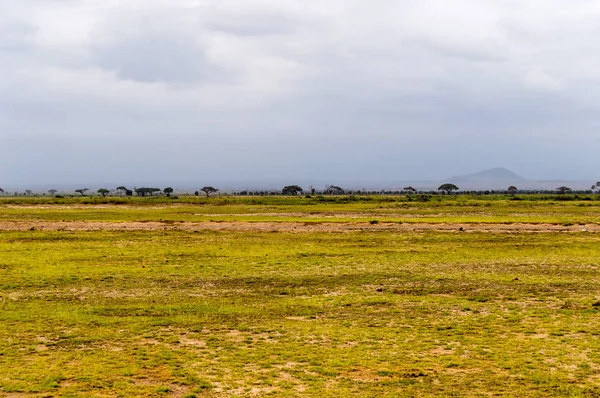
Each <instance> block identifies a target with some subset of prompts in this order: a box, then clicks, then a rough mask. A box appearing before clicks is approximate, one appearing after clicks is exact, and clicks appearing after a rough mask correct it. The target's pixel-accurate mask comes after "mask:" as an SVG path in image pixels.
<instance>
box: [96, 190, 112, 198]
mask: <svg viewBox="0 0 600 398" xmlns="http://www.w3.org/2000/svg"><path fill="white" fill-rule="evenodd" d="M97 192H98V193H99V194H100V195H102V197H106V195H107V194H108V193H109V192H110V191H109V190H108V189H106V188H100V189H99V190H98V191H97Z"/></svg>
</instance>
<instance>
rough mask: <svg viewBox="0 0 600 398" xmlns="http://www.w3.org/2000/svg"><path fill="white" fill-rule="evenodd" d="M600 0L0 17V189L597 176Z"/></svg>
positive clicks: (8, 5) (388, 2) (155, 0)
mask: <svg viewBox="0 0 600 398" xmlns="http://www.w3.org/2000/svg"><path fill="white" fill-rule="evenodd" d="M599 37H600V0H599V1H596V0H571V1H564V0H528V1H525V0H486V1H482V0H457V1H448V0H418V1H417V0H410V1H409V0H373V1H364V0H0V186H2V185H11V184H12V185H15V184H40V183H49V184H66V183H72V182H89V183H90V184H93V183H97V182H105V181H106V182H123V183H129V182H132V181H152V180H154V179H155V180H160V181H174V182H176V181H199V182H203V181H211V182H214V181H217V182H218V181H227V180H236V181H240V180H254V181H260V180H285V179H290V180H298V179H301V180H310V179H318V180H328V181H331V182H332V183H335V182H336V181H337V180H343V181H348V180H415V179H443V178H445V177H448V176H451V175H457V174H463V173H469V172H475V171H479V170H482V169H486V168H491V167H497V166H504V167H507V168H509V169H511V170H513V171H515V172H517V173H518V174H521V175H523V176H524V177H526V178H533V179H551V178H565V179H590V180H594V181H596V180H598V179H600V40H598V38H599Z"/></svg>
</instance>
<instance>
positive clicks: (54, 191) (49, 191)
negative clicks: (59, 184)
mask: <svg viewBox="0 0 600 398" xmlns="http://www.w3.org/2000/svg"><path fill="white" fill-rule="evenodd" d="M57 192H58V191H57V190H56V189H49V190H48V193H49V194H50V195H54V194H55V193H57Z"/></svg>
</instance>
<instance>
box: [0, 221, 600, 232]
mask: <svg viewBox="0 0 600 398" xmlns="http://www.w3.org/2000/svg"><path fill="white" fill-rule="evenodd" d="M461 228H462V229H461ZM28 230H30V231H35V230H38V231H119V230H121V231H145V230H183V231H206V230H211V231H256V232H353V231H448V232H465V233H468V232H497V233H500V232H505V233H516V232H538V233H544V232H546V233H556V232H593V233H598V232H600V225H598V224H587V225H569V226H565V225H555V224H525V223H512V224H504V223H501V224H493V223H465V224H458V223H457V224H454V223H452V224H446V223H386V222H380V223H378V224H370V223H368V222H332V223H327V222H323V223H319V222H241V221H204V222H172V221H168V222H93V221H59V222H53V221H0V231H28Z"/></svg>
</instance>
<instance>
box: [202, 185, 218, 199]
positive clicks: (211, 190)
mask: <svg viewBox="0 0 600 398" xmlns="http://www.w3.org/2000/svg"><path fill="white" fill-rule="evenodd" d="M200 190H201V191H202V192H204V193H205V194H206V197H207V198H208V197H209V196H210V194H211V193H216V192H219V190H218V189H217V188H215V187H202V188H200Z"/></svg>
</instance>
